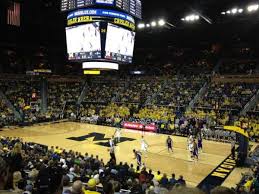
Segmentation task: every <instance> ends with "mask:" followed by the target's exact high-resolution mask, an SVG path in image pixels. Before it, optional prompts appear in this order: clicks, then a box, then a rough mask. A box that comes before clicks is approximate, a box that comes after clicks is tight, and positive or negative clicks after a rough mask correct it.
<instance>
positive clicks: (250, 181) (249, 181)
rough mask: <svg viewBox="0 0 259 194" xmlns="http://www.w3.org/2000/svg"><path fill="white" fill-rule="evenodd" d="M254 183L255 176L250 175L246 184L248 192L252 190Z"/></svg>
mask: <svg viewBox="0 0 259 194" xmlns="http://www.w3.org/2000/svg"><path fill="white" fill-rule="evenodd" d="M252 184H253V177H251V176H250V177H249V178H248V180H247V181H246V183H245V184H244V187H245V191H246V192H250V190H251V186H252Z"/></svg>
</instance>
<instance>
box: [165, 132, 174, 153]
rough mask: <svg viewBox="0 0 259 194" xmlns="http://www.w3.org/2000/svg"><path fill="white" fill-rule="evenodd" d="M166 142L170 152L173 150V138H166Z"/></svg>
mask: <svg viewBox="0 0 259 194" xmlns="http://www.w3.org/2000/svg"><path fill="white" fill-rule="evenodd" d="M166 144H167V149H168V152H169V151H170V150H171V151H172V152H173V146H172V144H173V140H172V138H171V137H170V136H168V137H167V139H166Z"/></svg>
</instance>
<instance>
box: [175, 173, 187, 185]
mask: <svg viewBox="0 0 259 194" xmlns="http://www.w3.org/2000/svg"><path fill="white" fill-rule="evenodd" d="M177 183H179V184H180V185H183V186H185V185H186V182H185V180H184V179H183V176H182V175H180V176H179V179H178V180H177Z"/></svg>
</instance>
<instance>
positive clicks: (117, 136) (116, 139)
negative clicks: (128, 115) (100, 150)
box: [115, 128, 121, 144]
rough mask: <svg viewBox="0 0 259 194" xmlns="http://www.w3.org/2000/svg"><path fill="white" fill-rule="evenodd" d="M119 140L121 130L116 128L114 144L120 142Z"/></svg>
mask: <svg viewBox="0 0 259 194" xmlns="http://www.w3.org/2000/svg"><path fill="white" fill-rule="evenodd" d="M120 140H121V129H120V128H116V131H115V142H116V144H117V143H118V142H120Z"/></svg>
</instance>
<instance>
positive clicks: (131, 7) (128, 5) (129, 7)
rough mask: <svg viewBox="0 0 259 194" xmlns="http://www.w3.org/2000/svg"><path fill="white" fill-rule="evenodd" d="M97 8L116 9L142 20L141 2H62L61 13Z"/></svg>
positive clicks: (134, 0) (78, 0)
mask: <svg viewBox="0 0 259 194" xmlns="http://www.w3.org/2000/svg"><path fill="white" fill-rule="evenodd" d="M96 6H108V7H114V8H117V9H121V10H123V11H125V12H127V13H129V14H130V15H132V16H134V17H136V18H139V19H141V18H142V3H141V0H61V11H71V10H75V9H78V8H84V7H96Z"/></svg>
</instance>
